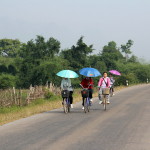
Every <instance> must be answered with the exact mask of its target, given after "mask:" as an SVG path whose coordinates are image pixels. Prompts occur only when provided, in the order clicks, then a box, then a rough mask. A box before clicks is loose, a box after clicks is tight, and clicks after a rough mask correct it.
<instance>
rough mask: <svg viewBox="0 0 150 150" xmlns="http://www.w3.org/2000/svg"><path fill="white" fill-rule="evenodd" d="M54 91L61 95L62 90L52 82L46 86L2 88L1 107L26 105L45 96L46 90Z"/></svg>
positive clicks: (55, 93)
mask: <svg viewBox="0 0 150 150" xmlns="http://www.w3.org/2000/svg"><path fill="white" fill-rule="evenodd" d="M48 91H49V92H52V93H53V94H54V95H59V94H60V93H61V90H60V88H59V87H56V86H54V85H53V84H52V83H50V84H48V83H47V84H46V86H34V87H33V86H32V85H31V86H30V88H29V89H15V88H14V87H13V88H12V89H7V90H0V107H9V106H13V105H15V106H24V105H28V104H29V103H31V102H32V101H33V100H36V99H39V98H44V95H45V92H48Z"/></svg>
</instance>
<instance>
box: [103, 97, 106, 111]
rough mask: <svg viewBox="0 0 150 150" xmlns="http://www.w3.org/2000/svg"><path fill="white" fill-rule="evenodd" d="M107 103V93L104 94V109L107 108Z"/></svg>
mask: <svg viewBox="0 0 150 150" xmlns="http://www.w3.org/2000/svg"><path fill="white" fill-rule="evenodd" d="M106 105H107V101H106V95H104V96H103V107H104V110H106Z"/></svg>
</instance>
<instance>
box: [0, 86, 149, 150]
mask: <svg viewBox="0 0 150 150" xmlns="http://www.w3.org/2000/svg"><path fill="white" fill-rule="evenodd" d="M0 150H150V85H140V86H134V87H129V88H126V89H123V90H121V91H119V92H117V93H116V95H115V96H114V97H112V98H111V104H110V105H109V107H108V110H107V111H104V110H103V107H102V105H99V104H98V101H97V99H95V100H94V104H93V106H92V110H91V112H90V113H88V114H85V113H83V111H82V110H81V104H80V103H78V104H77V105H76V106H75V108H74V109H73V110H72V112H71V113H70V114H67V115H65V114H63V113H62V109H60V110H54V111H50V112H46V113H42V114H38V115H34V116H32V117H29V118H24V119H21V120H18V121H15V122H13V123H9V124H6V125H3V126H0Z"/></svg>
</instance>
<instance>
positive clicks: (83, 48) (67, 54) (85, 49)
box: [61, 36, 93, 69]
mask: <svg viewBox="0 0 150 150" xmlns="http://www.w3.org/2000/svg"><path fill="white" fill-rule="evenodd" d="M92 52H93V45H89V46H88V45H87V44H85V43H84V42H83V36H82V37H80V38H79V40H78V41H77V44H76V46H74V45H73V46H72V47H71V49H68V50H64V51H62V53H61V55H62V56H63V58H65V59H67V60H68V61H69V62H70V66H71V67H73V68H75V69H79V68H81V67H83V66H84V67H85V66H86V65H87V64H86V63H87V56H88V55H89V54H90V53H92Z"/></svg>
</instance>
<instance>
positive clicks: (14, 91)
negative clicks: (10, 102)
mask: <svg viewBox="0 0 150 150" xmlns="http://www.w3.org/2000/svg"><path fill="white" fill-rule="evenodd" d="M13 97H14V102H15V105H16V90H15V87H13Z"/></svg>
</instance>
